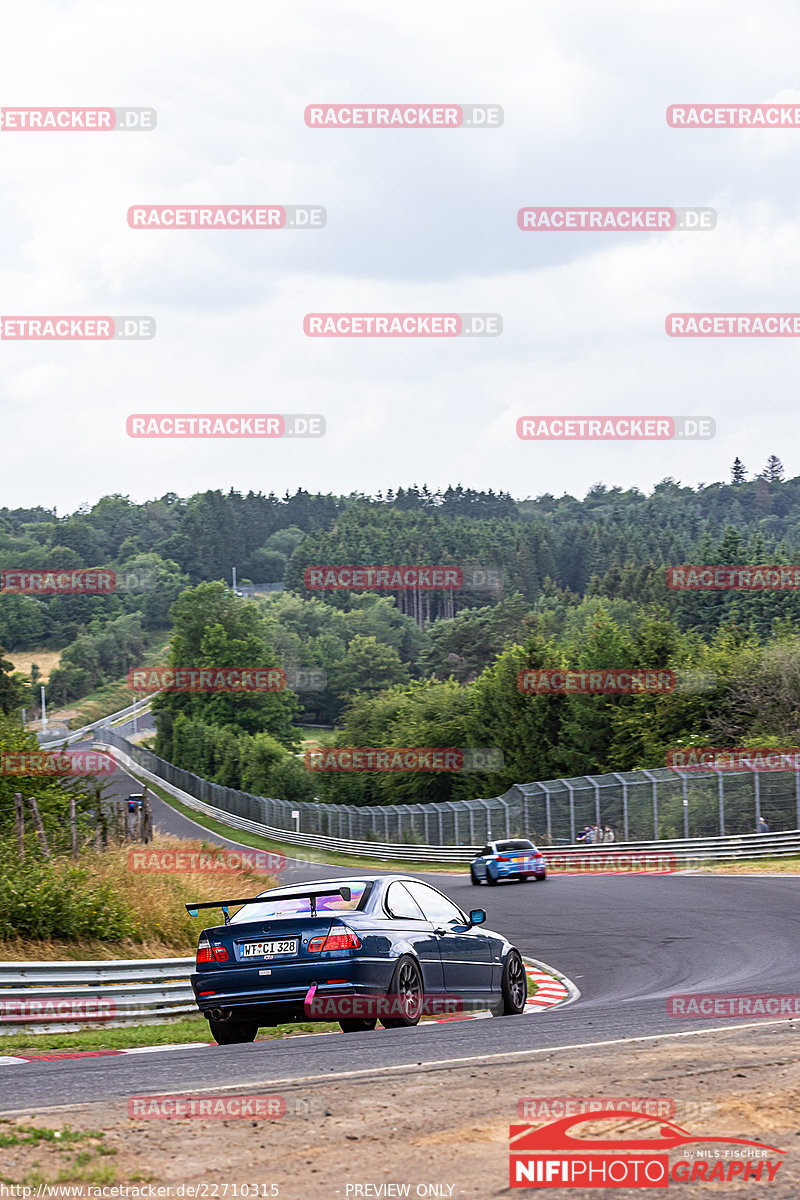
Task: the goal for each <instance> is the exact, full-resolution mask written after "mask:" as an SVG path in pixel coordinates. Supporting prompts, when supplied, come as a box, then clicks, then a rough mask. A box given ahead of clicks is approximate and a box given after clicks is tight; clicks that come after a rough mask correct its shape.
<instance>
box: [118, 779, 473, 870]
mask: <svg viewBox="0 0 800 1200" xmlns="http://www.w3.org/2000/svg"><path fill="white" fill-rule="evenodd" d="M126 769H127V768H126ZM130 774H131V775H133V776H134V777H135V778H137V779H139V782H140V783H141V784H142V785H143V786H146V787H147V788H148V790H149V791H151V792H154V793H155V794H156V795H157V796H159V797H160V798H161V799H162V800H163V801H164V803H165V804H168V805H169V806H170V808H174V809H175V811H176V812H179V813H181V814H182V815H183V816H184V817H189V818H190V819H191V820H192V821H195V822H196V823H197V824H198V825H202V827H203V828H204V829H207V830H209V832H210V833H218V834H220V836H221V837H225V838H229V839H230V840H231V841H236V842H241V843H242V844H243V845H246V846H252V847H253V848H254V849H256V850H278V851H280V852H281V853H282V854H285V855H286V857H287V858H293V857H294V858H300V859H301V860H302V861H305V862H315V863H326V864H328V865H331V866H342V867H360V868H361V869H363V868H365V867H373V866H374V868H375V870H376V871H398V870H402V871H414V872H417V873H419V872H422V871H435V872H436V873H437V874H442V873H447V874H450V875H463V874H465V873H466V871H467V866H466V863H464V864H462V865H455V866H454V865H453V863H431V862H424V863H416V862H407V861H406V860H403V861H402V862H400V861H399V860H397V859H391V860H386V859H379V858H360V857H358V856H356V855H354V854H337V853H335V852H334V851H332V850H317V849H314V850H311V849H309V848H308V847H306V846H295V845H294V844H292V843H290V842H277V841H273V840H271V839H270V838H264V837H260V836H259V835H258V834H256V833H249V832H248V831H247V830H244V829H234V828H233V827H232V826H231V825H225V824H224V823H223V822H222V821H217V820H216V819H215V818H214V817H208V816H206V814H205V813H202V812H196V811H195V810H194V809H193V808H189V806H188V805H186V804H182V803H181V801H180V800H176V799H175V797H174V796H172V795H170V794H169V793H168V792H166V791H165V790H164V788H161V787H159V786H158V785H157V784H152V783H150V782H149V780H146V779H141V778H140V776H138V775H137V774H136V771H135V770H132V771H131V772H130Z"/></svg>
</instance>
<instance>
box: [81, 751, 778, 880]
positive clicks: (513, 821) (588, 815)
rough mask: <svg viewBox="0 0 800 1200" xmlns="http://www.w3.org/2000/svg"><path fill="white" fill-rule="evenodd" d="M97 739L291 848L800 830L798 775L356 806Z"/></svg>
mask: <svg viewBox="0 0 800 1200" xmlns="http://www.w3.org/2000/svg"><path fill="white" fill-rule="evenodd" d="M101 740H102V742H103V743H104V744H105V745H109V746H111V747H114V748H116V749H117V750H119V751H120V752H122V753H124V754H126V755H127V756H128V758H129V759H130V760H131V761H132V762H133V763H135V764H137V765H138V766H139V767H140V768H142V769H144V770H146V771H148V772H151V773H152V775H153V776H154V777H157V778H158V779H160V780H162V781H164V782H165V783H168V784H170V785H172V786H173V787H176V788H178V789H180V790H181V791H182V792H184V793H186V794H187V795H188V796H190V797H193V798H194V799H195V801H199V802H200V803H202V804H203V805H208V806H210V807H211V808H213V809H217V810H221V811H222V812H223V813H226V814H229V817H233V818H236V819H237V820H239V821H242V822H248V823H255V824H257V825H259V827H260V828H261V829H264V828H265V827H268V828H269V830H270V833H269V834H266V835H265V836H272V837H278V838H279V840H281V839H282V840H284V841H288V842H293V843H295V844H300V845H302V844H308V845H312V844H315V842H316V844H318V845H322V844H328V845H331V846H332V845H333V843H335V842H338V843H343V842H345V841H346V842H349V843H351V844H355V843H358V844H359V845H362V844H363V845H365V846H366V847H367V848H368V849H367V850H364V851H359V852H360V853H365V854H366V853H368V852H369V848H370V847H371V846H375V845H376V844H380V845H381V846H387V845H389V846H395V847H400V848H404V847H408V848H409V851H412V850H413V851H414V853H413V854H412V853H408V854H406V853H403V854H402V855H395V857H404V858H409V859H411V858H417V859H418V860H419V861H422V860H424V858H426V857H429V856H430V855H429V854H428V853H426V851H429V849H430V848H431V847H437V848H439V849H441V848H444V847H451V848H456V847H458V848H459V849H460V848H464V849H466V850H471V849H472V848H474V847H480V846H481V845H483V844H484V843H485V842H488V841H491V840H492V839H494V838H498V837H499V838H503V837H520V836H524V837H532V838H533V839H534V840H535V841H537V842H538V843H540V844H541V845H543V846H563V845H569V844H574V843H575V841H576V838H577V835H578V834H579V833H580V831H581V830H582V829H583V828H584V827H585V826H587V825H602V826H603V827H605V826H606V825H608V826H610V827H611V829H612V830H613V831H614V834H615V837H616V840H617V842H626V843H631V842H651V841H656V842H662V841H664V840H674V839H693V840H694V839H707V838H715V837H744V836H747V835H751V834H755V833H756V832H757V831H758V821H759V818H760V817H762V816H763V817H765V818H766V820H767V823H768V825H769V828H770V831H771V832H772V833H778V832H788V831H798V830H800V772H780V773H778V772H775V773H772V772H769V773H760V772H755V771H750V772H741V773H737V774H731V773H728V772H723V771H709V772H707V773H698V772H695V771H691V772H682V773H678V772H676V771H674V770H671V769H668V768H660V769H657V770H653V771H628V772H619V773H616V774H613V775H597V776H584V777H581V778H576V779H555V780H548V781H546V782H543V783H518V784H514V786H513V787H511V788H510V789H509V790H508V791H507V792H506V793H505V794H504V795H502V796H495V797H492V798H491V799H475V800H458V801H448V802H446V803H443V804H440V803H434V804H394V805H386V806H366V805H365V806H363V807H361V806H357V805H346V804H321V803H309V802H295V801H290V800H278V799H272V798H268V797H264V796H254V795H251V794H250V793H248V792H241V791H238V790H237V789H235V788H228V787H223V786H222V785H220V784H217V783H212V782H211V781H210V780H207V779H203V778H201V777H200V776H198V775H194V774H193V773H192V772H191V771H186V770H184V769H182V768H180V767H176V766H173V764H172V763H168V762H166V761H165V760H164V759H162V758H159V757H158V756H157V755H155V754H153V753H152V752H151V751H149V750H146V749H144V748H142V747H141V746H136V745H134V744H133V743H132V742H129V741H127V740H126V739H125V738H123V737H121V736H120V735H119V734H117V733H115V732H114V731H113V730H106V729H104V730H102V735H101ZM293 813H298V814H299V816H298V817H297V818H295V817H293V816H292V814H293ZM228 823H229V824H232V823H233V822H232V821H231V820H230V819H229V820H228ZM240 827H241V828H245V827H246V826H245V825H241V826H240ZM762 836H765V835H762ZM444 857H447V856H444Z"/></svg>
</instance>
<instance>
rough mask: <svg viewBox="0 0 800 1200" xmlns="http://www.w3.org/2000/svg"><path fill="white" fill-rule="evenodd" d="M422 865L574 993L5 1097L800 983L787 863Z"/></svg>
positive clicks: (642, 1010)
mask: <svg viewBox="0 0 800 1200" xmlns="http://www.w3.org/2000/svg"><path fill="white" fill-rule="evenodd" d="M113 789H114V791H115V792H117V794H125V793H126V792H127V791H131V790H134V788H133V786H132V783H131V780H130V779H129V778H128V777H127V776H125V775H124V772H119V773H118V777H115V779H114V781H113ZM153 808H154V817H155V820H156V824H157V826H158V828H160V829H163V830H165V831H168V832H171V833H176V834H179V835H181V836H184V837H186V836H189V837H198V836H204V837H206V838H207V839H208V840H211V841H214V842H218V843H220V844H228V845H237V844H238V843H236V842H235V841H234V840H231V841H227V839H225V838H220V837H217V836H216V835H212V834H209V833H208V832H207V831H203V832H202V834H201V832H200V830H199V828H198V826H196V825H195V824H194V823H193V822H191V821H190V820H188V819H187V818H185V817H183V816H182V815H181V814H179V813H176V812H175V811H174V810H173V809H171V808H169V806H168V805H166V804H164V803H163V802H162V801H160V800H159V799H158V798H157V797H156V798H154V801H153ZM369 873H370V872H369V871H363V872H361V871H352V872H351V871H350V870H349V869H347V868H342V867H329V866H320V865H318V864H307V863H302V862H293V863H291V864H289V865H288V869H287V871H286V872H285V876H284V877H285V878H286V880H287V882H288V881H289V880H291V882H295V881H299V880H302V879H312V878H325V877H330V876H334V875H339V876H341V875H342V874H353V875H354V876H355V875H359V874H369ZM425 878H427V879H429V880H432V881H433V882H435V883H436V884H437V886H439V887H441V888H442V890H443V891H446V892H447V893H448V894H450V895H452V897H453V899H454V900H455V901H456V902H457V903H458V904H460V905H461V906H462V907H465V906H466V907H467V908H469V907H474V906H475V905H476V904H478V903H479V904H480V905H481V906H482V907H484V908H485V909H486V911H487V915H488V920H487V924H488V925H489V927H490V928H494V929H497V930H499V931H501V932H502V933H504V934H505V935H506V936H507V937H508V938H510V940H511V941H513V942H515V943H516V945H517V946H519V948H520V950H521V951H522V952H523V954H527V955H530V956H532V957H534V958H537V959H539V960H541V961H544V962H546V963H549V964H551V965H552V966H553V967H555V968H556V969H557V970H559V971H561V972H563V974H565V975H567V976H568V977H569V978H570V979H572V980H574V982H575V983H576V984H577V986H578V988H579V989H580V992H581V996H580V998H579V999H578V1000H577V1001H576V1002H575V1003H573V1004H570V1005H569V1006H567V1007H565V1008H563V1009H561V1008H556V1009H553V1010H550V1011H544V1012H541V1013H538V1014H536V1015H534V1016H531V1017H517V1018H498V1019H492V1020H483V1021H470V1022H457V1023H452V1024H447V1023H445V1024H441V1025H427V1026H424V1027H417V1028H415V1029H400V1030H383V1031H377V1032H373V1033H364V1034H348V1035H332V1036H314V1035H311V1036H307V1037H297V1038H288V1039H284V1040H282V1041H279V1042H259V1043H253V1044H249V1045H243V1046H226V1047H206V1046H200V1047H197V1048H191V1049H181V1050H174V1051H171V1052H168V1053H163V1054H147V1053H141V1054H139V1053H134V1054H127V1055H123V1056H119V1057H114V1058H107V1059H105V1058H96V1059H94V1058H92V1059H79V1060H67V1061H62V1062H57V1061H56V1062H37V1063H32V1064H25V1065H18V1064H17V1065H8V1066H3V1065H0V1112H4V1113H8V1112H18V1111H22V1110H26V1109H27V1110H29V1109H30V1108H32V1107H37V1108H43V1107H49V1106H54V1105H65V1104H75V1103H82V1102H86V1101H90V1100H114V1099H122V1098H124V1097H126V1096H129V1095H132V1094H136V1093H142V1092H177V1091H187V1090H191V1091H195V1092H196V1091H201V1090H203V1089H204V1088H206V1089H219V1088H225V1087H238V1086H244V1085H250V1086H252V1085H258V1086H259V1087H265V1088H268V1087H271V1086H275V1085H277V1084H282V1085H285V1084H286V1083H287V1081H291V1080H300V1079H307V1078H308V1077H314V1078H317V1079H324V1078H326V1077H328V1078H333V1077H334V1076H337V1075H340V1074H341V1073H342V1072H348V1071H349V1070H351V1069H352V1064H353V1063H357V1065H358V1068H359V1070H362V1071H375V1072H377V1071H380V1070H385V1069H387V1068H390V1069H391V1068H397V1069H402V1068H404V1067H412V1068H413V1067H416V1066H420V1065H423V1066H425V1067H426V1068H427V1069H431V1070H433V1069H436V1066H437V1065H443V1064H445V1063H452V1062H453V1061H454V1060H455V1061H461V1060H463V1061H464V1062H465V1063H470V1062H471V1063H473V1064H474V1063H475V1062H476V1061H478V1062H480V1061H482V1060H485V1059H487V1058H490V1057H493V1056H504V1057H510V1056H512V1055H517V1054H519V1055H523V1056H524V1055H526V1054H533V1053H536V1052H537V1051H542V1050H551V1049H556V1048H558V1047H566V1046H575V1045H580V1044H584V1043H596V1042H602V1041H608V1040H615V1039H629V1038H636V1037H654V1036H663V1035H675V1034H680V1033H688V1032H697V1031H698V1030H702V1029H704V1028H719V1027H724V1026H729V1027H740V1026H741V1024H742V1022H741V1021H740V1022H735V1021H732V1020H722V1019H719V1018H717V1019H706V1020H702V1019H701V1020H692V1021H680V1020H675V1019H674V1018H670V1017H668V1016H667V1012H666V997H667V996H668V995H670V994H671V993H674V992H704V991H706V992H708V991H714V992H732V991H736V992H770V993H784V994H785V993H792V992H800V962H798V959H797V953H796V950H797V945H798V941H800V879H798V878H796V877H780V876H761V877H758V876H723V875H713V876H703V875H688V874H678V875H628V876H614V877H602V878H601V877H592V876H580V875H577V876H563V877H551V878H550V879H549V880H548V881H547V883H545V884H535V885H534V884H531V885H527V886H524V885H521V884H516V883H515V884H507V885H504V886H501V887H498V888H492V889H491V890H490V889H488V888H481V890H480V891H478V890H477V889H475V888H473V887H472V886H471V885H470V882H469V879H468V877H467V876H460V875H430V874H429V875H426V876H425ZM743 914H744V915H743ZM345 1036H346V1042H345V1041H343V1038H345ZM345 1044H346V1047H347V1052H346V1055H345V1054H343V1047H344V1045H345ZM1 1054H2V1042H0V1055H1Z"/></svg>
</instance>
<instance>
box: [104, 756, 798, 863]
mask: <svg viewBox="0 0 800 1200" xmlns="http://www.w3.org/2000/svg"><path fill="white" fill-rule="evenodd" d="M116 740H118V741H121V740H123V739H116ZM101 745H102V748H103V749H104V750H108V751H109V752H111V753H112V754H113V755H114V757H115V758H117V759H118V761H120V762H121V763H122V764H123V765H124V766H126V767H127V768H129V769H131V770H134V771H135V772H136V773H137V775H139V776H141V777H143V778H144V779H146V780H148V781H149V782H150V783H154V784H157V785H158V786H159V787H161V788H163V790H164V791H166V792H168V793H169V794H170V795H172V796H174V797H175V799H176V800H180V802H181V803H182V804H185V805H186V806H187V807H188V808H191V809H194V811H195V812H199V813H204V814H205V815H206V816H209V817H213V818H214V820H216V821H220V822H221V823H222V824H224V825H227V826H229V827H230V828H231V829H240V830H245V831H246V832H248V833H255V834H257V835H258V836H259V837H264V838H268V839H270V840H272V841H279V842H284V843H287V844H289V845H292V846H305V847H308V848H310V849H317V850H332V851H335V852H338V853H341V854H354V855H357V856H361V857H364V858H380V859H385V860H389V861H392V860H396V861H400V862H402V861H405V862H438V863H467V862H469V861H470V860H471V859H472V858H474V857H475V855H476V854H477V853H478V850H479V847H478V846H442V845H439V846H436V845H406V844H403V843H396V842H394V843H393V842H375V841H359V840H355V839H352V838H337V837H329V836H327V835H324V834H313V833H299V832H297V831H294V830H286V829H279V828H277V827H276V826H274V825H267V824H265V823H264V822H262V821H254V820H251V819H249V818H247V817H241V816H239V815H237V814H235V813H231V812H228V811H227V810H225V809H220V808H217V807H215V806H214V805H212V804H206V803H205V802H204V801H203V800H198V799H197V797H195V796H193V795H191V794H190V793H189V792H186V791H184V790H183V789H182V788H179V787H177V786H176V785H175V784H172V783H169V782H168V781H167V780H164V779H163V778H162V777H161V776H160V775H157V774H156V773H155V772H153V771H149V770H147V769H146V768H144V767H142V766H140V765H139V763H138V762H137V761H135V759H134V758H133V757H132V756H131V755H130V754H128V753H127V752H125V751H124V750H121V749H120V748H119V747H118V746H117V745H114V744H109V743H101ZM131 749H134V750H135V749H136V747H134V746H131ZM252 798H253V799H256V797H252ZM542 850H543V852H544V854H545V856H547V855H550V856H552V857H553V858H554V859H558V860H559V862H560V861H561V860H564V859H566V860H578V859H580V860H582V861H584V862H586V863H587V864H589V865H587V867H586V869H588V870H591V865H590V864H591V861H592V859H595V860H596V859H598V858H604V857H606V856H607V855H609V854H614V855H619V856H626V855H630V856H631V857H634V858H639V859H640V858H642V856H645V855H647V856H650V857H651V858H652V857H653V856H657V855H661V856H663V857H668V856H673V857H674V858H675V859H676V861H677V862H679V863H681V864H683V865H684V866H685V865H688V864H689V861H690V860H691V862H692V864H695V863H697V864H699V862H700V861H701V860H703V859H711V860H718V861H726V860H727V861H730V860H735V859H737V858H742V859H747V858H770V857H783V856H786V855H800V829H793V830H787V831H784V832H781V833H758V834H740V835H735V836H731V837H708V838H672V839H668V838H662V839H660V840H658V841H638V842H605V843H603V844H602V845H597V846H582V845H581V846H575V845H572V846H552V847H548V846H546V845H542ZM312 861H313V859H312ZM634 865H635V864H634Z"/></svg>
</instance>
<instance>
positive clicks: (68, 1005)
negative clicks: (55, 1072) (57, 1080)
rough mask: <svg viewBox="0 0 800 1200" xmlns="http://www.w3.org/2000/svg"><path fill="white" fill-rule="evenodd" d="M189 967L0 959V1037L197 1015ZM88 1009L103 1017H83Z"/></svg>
mask: <svg viewBox="0 0 800 1200" xmlns="http://www.w3.org/2000/svg"><path fill="white" fill-rule="evenodd" d="M193 969H194V959H193V958H151V959H121V960H118V961H113V962H111V961H109V962H3V963H0V1036H2V1035H3V1034H9V1033H15V1032H17V1031H19V1030H20V1029H24V1030H26V1032H30V1033H57V1032H63V1031H68V1030H72V1029H77V1028H82V1027H85V1026H89V1025H91V1026H93V1027H94V1026H98V1025H102V1026H104V1027H105V1026H109V1025H111V1026H114V1025H132V1024H136V1025H143V1024H159V1023H162V1022H164V1021H168V1020H171V1019H173V1018H174V1017H179V1016H182V1015H184V1014H186V1013H190V1014H191V1013H196V1012H197V1006H196V1005H195V1002H194V995H193V993H192V989H191V985H190V983H189V975H190V974H191V972H192V971H193ZM92 1010H96V1011H98V1012H100V1013H102V1014H104V1015H102V1016H100V1017H98V1016H95V1017H88V1018H87V1017H86V1016H85V1015H82V1014H86V1013H87V1012H90V1011H92Z"/></svg>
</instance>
